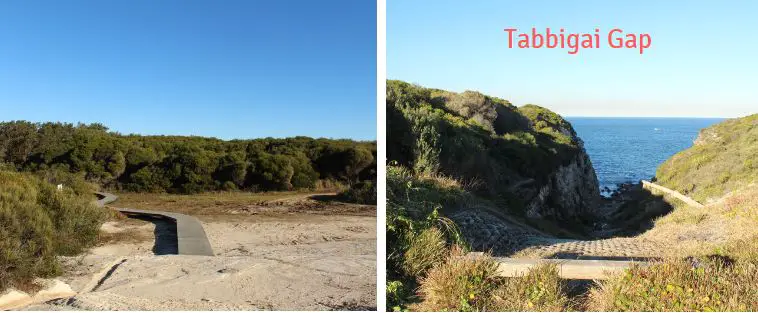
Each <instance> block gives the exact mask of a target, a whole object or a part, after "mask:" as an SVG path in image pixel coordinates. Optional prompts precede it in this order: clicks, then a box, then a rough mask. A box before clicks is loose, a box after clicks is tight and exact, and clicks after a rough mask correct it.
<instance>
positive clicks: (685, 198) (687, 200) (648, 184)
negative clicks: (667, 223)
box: [642, 180, 705, 209]
mask: <svg viewBox="0 0 758 313" xmlns="http://www.w3.org/2000/svg"><path fill="white" fill-rule="evenodd" d="M642 188H645V189H656V190H658V191H661V192H664V193H667V194H669V195H671V196H673V197H674V198H677V199H679V200H682V201H684V203H686V204H689V205H691V206H693V207H696V208H698V209H700V208H703V207H705V206H704V205H702V204H701V203H700V202H697V201H695V200H693V199H692V198H690V197H688V196H685V195H683V194H681V193H679V192H678V191H676V190H671V189H668V188H666V187H663V186H661V185H658V184H656V183H653V182H649V181H647V180H643V181H642Z"/></svg>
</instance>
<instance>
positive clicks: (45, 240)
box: [0, 166, 105, 290]
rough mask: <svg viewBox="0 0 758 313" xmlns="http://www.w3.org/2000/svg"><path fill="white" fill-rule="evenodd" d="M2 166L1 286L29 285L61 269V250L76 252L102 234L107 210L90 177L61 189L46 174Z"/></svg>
mask: <svg viewBox="0 0 758 313" xmlns="http://www.w3.org/2000/svg"><path fill="white" fill-rule="evenodd" d="M7 167H8V166H5V169H0V186H2V188H0V290H4V289H5V288H7V287H11V286H13V287H17V288H21V289H23V288H27V287H29V286H30V282H31V281H32V279H33V278H35V277H50V276H54V275H56V274H58V273H59V272H60V266H59V264H58V261H57V260H56V258H55V257H56V256H57V255H74V254H77V253H79V252H81V251H82V250H83V249H85V248H87V247H90V246H92V245H93V244H94V243H95V241H96V240H97V236H98V232H99V229H100V225H101V223H102V221H103V220H104V218H105V212H104V211H103V210H102V209H99V208H97V207H95V205H94V204H93V203H92V201H93V196H92V194H91V193H90V191H91V189H88V188H85V187H84V186H86V183H80V184H75V185H74V186H78V187H79V189H78V190H75V189H72V188H70V187H66V188H63V189H62V190H57V188H56V186H54V185H53V184H51V183H49V182H48V181H46V180H45V179H42V178H40V177H37V176H34V175H31V174H28V173H18V172H15V171H13V170H9V169H7Z"/></svg>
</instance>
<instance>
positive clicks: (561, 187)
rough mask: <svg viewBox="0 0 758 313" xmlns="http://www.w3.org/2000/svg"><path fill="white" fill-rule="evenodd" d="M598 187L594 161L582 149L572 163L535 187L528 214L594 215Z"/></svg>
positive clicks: (553, 216)
mask: <svg viewBox="0 0 758 313" xmlns="http://www.w3.org/2000/svg"><path fill="white" fill-rule="evenodd" d="M598 186H599V184H598V181H597V175H596V174H595V169H594V168H593V167H592V162H591V161H590V158H589V156H588V155H587V153H586V152H584V149H582V150H581V152H580V153H578V154H577V155H575V156H574V157H573V158H572V160H571V161H570V162H569V164H567V165H562V166H559V167H558V169H557V170H556V171H554V172H553V173H551V174H550V175H549V176H548V179H547V182H546V183H545V184H543V185H541V186H535V187H536V188H537V189H536V190H535V191H536V195H535V196H534V197H533V198H532V199H531V201H530V202H529V204H528V205H527V207H526V210H525V213H526V217H528V218H548V219H553V220H570V219H575V218H579V217H582V216H586V215H589V214H593V213H594V210H595V208H596V207H597V205H598V202H599V200H600V189H599V187H598Z"/></svg>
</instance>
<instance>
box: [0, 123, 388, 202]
mask: <svg viewBox="0 0 758 313" xmlns="http://www.w3.org/2000/svg"><path fill="white" fill-rule="evenodd" d="M0 162H4V163H6V164H10V165H11V166H15V167H16V169H17V170H20V171H30V172H41V173H45V174H48V175H50V174H52V175H62V174H65V173H74V174H76V175H80V176H83V178H85V179H86V180H88V181H91V182H95V183H98V184H100V185H102V186H105V187H109V188H116V189H124V190H128V191H135V192H172V193H197V192H202V191H213V190H247V191H273V190H295V189H313V188H328V187H330V186H331V187H334V186H344V185H352V184H355V183H358V182H361V181H366V180H376V142H375V141H371V142H369V141H353V140H347V139H339V140H334V139H324V138H319V139H313V138H309V137H293V138H284V139H279V138H263V139H251V140H228V141H225V140H220V139H216V138H207V137H197V136H142V135H133V134H132V135H122V134H119V133H117V132H110V131H109V130H108V128H107V127H105V126H104V125H102V124H97V123H95V124H81V123H80V124H77V125H74V124H70V123H60V122H47V123H32V122H27V121H11V122H2V123H0Z"/></svg>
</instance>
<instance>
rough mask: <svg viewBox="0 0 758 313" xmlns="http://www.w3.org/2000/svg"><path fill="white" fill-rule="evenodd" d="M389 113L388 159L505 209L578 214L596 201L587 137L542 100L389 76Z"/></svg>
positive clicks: (551, 215) (535, 214) (556, 216)
mask: <svg viewBox="0 0 758 313" xmlns="http://www.w3.org/2000/svg"><path fill="white" fill-rule="evenodd" d="M387 120H388V121H387V138H388V142H387V147H388V160H389V161H395V162H397V163H398V165H400V166H404V167H407V168H409V169H412V170H413V171H414V172H416V173H427V174H436V173H440V174H444V175H448V176H450V177H452V178H454V179H456V180H459V181H462V182H464V184H465V185H466V187H467V189H468V190H472V191H473V192H474V193H476V194H477V195H480V196H483V197H485V198H488V199H492V200H493V201H494V202H495V203H497V207H498V208H500V209H501V210H503V211H504V212H505V213H508V214H513V215H516V216H524V217H528V218H534V219H549V220H557V221H578V220H580V219H582V218H583V217H585V216H587V215H590V214H592V210H593V209H594V208H595V207H596V206H597V202H598V200H599V191H598V184H597V176H596V174H595V171H594V169H593V168H592V164H591V162H590V159H589V157H588V156H587V154H586V153H585V151H584V148H583V144H582V141H581V140H580V139H579V138H578V137H577V136H576V132H575V131H574V129H573V128H572V127H571V125H570V124H569V123H568V122H567V121H566V120H564V119H563V118H561V117H560V116H559V115H557V114H555V113H553V112H551V111H549V110H547V109H545V108H542V107H539V106H536V105H526V106H522V107H516V106H514V105H512V104H511V103H509V102H508V101H506V100H503V99H499V98H496V97H490V96H486V95H483V94H481V93H479V92H475V91H466V92H463V93H454V92H449V91H444V90H438V89H430V88H424V87H420V86H415V85H411V84H409V83H406V82H402V81H388V82H387Z"/></svg>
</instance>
